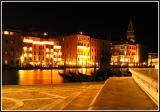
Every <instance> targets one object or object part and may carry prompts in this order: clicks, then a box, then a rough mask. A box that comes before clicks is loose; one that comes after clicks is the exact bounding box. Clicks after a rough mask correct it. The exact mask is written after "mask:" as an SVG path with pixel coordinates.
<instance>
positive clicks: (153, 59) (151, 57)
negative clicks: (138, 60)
mask: <svg viewBox="0 0 160 112" xmlns="http://www.w3.org/2000/svg"><path fill="white" fill-rule="evenodd" d="M148 65H150V66H155V68H157V69H158V53H149V54H148Z"/></svg>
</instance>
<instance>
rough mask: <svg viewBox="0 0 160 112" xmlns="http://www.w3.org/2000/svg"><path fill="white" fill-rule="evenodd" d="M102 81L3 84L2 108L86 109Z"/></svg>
mask: <svg viewBox="0 0 160 112" xmlns="http://www.w3.org/2000/svg"><path fill="white" fill-rule="evenodd" d="M103 83H104V82H89V83H65V84H56V85H24V86H23V85H5V86H4V85H3V86H2V110H74V109H75V110H87V109H88V108H89V104H90V103H91V102H92V100H93V98H94V97H95V95H96V93H97V92H98V91H99V89H100V88H101V87H102V85H103Z"/></svg>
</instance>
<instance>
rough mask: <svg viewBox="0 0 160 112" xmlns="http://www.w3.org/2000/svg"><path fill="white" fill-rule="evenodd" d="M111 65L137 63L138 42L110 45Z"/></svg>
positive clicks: (131, 64) (132, 64)
mask: <svg viewBox="0 0 160 112" xmlns="http://www.w3.org/2000/svg"><path fill="white" fill-rule="evenodd" d="M111 50H112V57H111V65H121V66H124V65H127V66H135V65H138V64H139V45H138V44H116V45H112V48H111Z"/></svg>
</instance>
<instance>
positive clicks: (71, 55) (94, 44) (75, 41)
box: [60, 32, 108, 67]
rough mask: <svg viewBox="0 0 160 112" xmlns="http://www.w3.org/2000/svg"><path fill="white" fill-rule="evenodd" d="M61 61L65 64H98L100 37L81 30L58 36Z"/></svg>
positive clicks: (85, 65)
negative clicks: (96, 37) (92, 36)
mask: <svg viewBox="0 0 160 112" xmlns="http://www.w3.org/2000/svg"><path fill="white" fill-rule="evenodd" d="M60 41H61V42H62V44H61V45H62V52H63V55H62V56H63V62H64V63H65V64H66V66H67V65H68V66H83V67H88V66H99V65H100V58H101V53H102V48H103V43H105V42H108V41H106V40H102V39H95V38H91V37H90V36H87V35H84V34H83V33H82V32H80V33H79V34H74V35H67V36H63V37H60Z"/></svg>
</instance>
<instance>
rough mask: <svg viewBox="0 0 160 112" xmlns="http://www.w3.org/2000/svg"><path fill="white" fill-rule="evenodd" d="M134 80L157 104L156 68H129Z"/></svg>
mask: <svg viewBox="0 0 160 112" xmlns="http://www.w3.org/2000/svg"><path fill="white" fill-rule="evenodd" d="M129 70H130V72H131V73H132V77H133V79H134V80H135V82H136V83H137V84H138V85H139V86H140V87H141V88H142V89H143V90H144V91H145V92H146V93H147V94H148V95H149V97H150V98H151V99H152V100H153V101H154V102H155V103H156V105H158V69H155V68H129Z"/></svg>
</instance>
